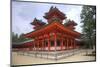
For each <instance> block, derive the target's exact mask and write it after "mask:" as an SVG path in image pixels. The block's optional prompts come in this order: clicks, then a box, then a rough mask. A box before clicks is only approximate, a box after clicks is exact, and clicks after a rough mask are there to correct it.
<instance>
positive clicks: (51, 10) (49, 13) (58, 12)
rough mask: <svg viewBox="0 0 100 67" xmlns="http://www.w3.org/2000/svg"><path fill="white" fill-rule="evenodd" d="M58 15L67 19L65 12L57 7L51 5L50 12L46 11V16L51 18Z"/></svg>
mask: <svg viewBox="0 0 100 67" xmlns="http://www.w3.org/2000/svg"><path fill="white" fill-rule="evenodd" d="M55 14H56V15H57V16H58V17H60V18H61V19H65V18H66V17H65V14H64V13H63V12H61V11H60V10H59V9H58V8H56V7H53V6H52V7H51V8H50V10H49V12H47V13H45V16H44V18H46V19H49V18H50V17H52V16H53V15H55Z"/></svg>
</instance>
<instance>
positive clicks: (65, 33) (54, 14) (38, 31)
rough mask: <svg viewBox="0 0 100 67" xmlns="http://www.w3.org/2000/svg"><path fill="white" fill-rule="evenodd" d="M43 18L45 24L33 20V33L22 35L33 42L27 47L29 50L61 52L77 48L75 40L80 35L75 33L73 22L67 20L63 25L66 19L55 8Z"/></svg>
mask: <svg viewBox="0 0 100 67" xmlns="http://www.w3.org/2000/svg"><path fill="white" fill-rule="evenodd" d="M43 17H44V18H45V19H46V20H47V23H45V22H43V21H41V20H39V19H37V18H35V19H34V20H33V21H32V22H31V25H33V31H32V32H29V33H26V34H25V35H24V36H25V37H26V38H31V39H32V40H33V44H32V45H31V47H29V48H30V49H31V50H33V51H62V50H70V49H76V48H79V46H78V45H77V39H79V38H80V33H79V32H77V31H75V26H76V25H77V23H75V21H73V20H68V22H65V23H63V20H65V19H67V17H66V16H65V14H64V13H63V12H61V11H60V10H59V9H58V8H56V7H51V8H50V10H49V11H48V12H46V13H45V15H44V16H43Z"/></svg>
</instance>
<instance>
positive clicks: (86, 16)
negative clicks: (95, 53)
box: [81, 6, 96, 48]
mask: <svg viewBox="0 0 100 67" xmlns="http://www.w3.org/2000/svg"><path fill="white" fill-rule="evenodd" d="M81 23H82V24H83V25H82V28H83V30H82V31H83V36H82V39H83V41H85V43H86V46H87V47H88V48H93V45H95V37H96V7H95V6H83V8H82V12H81Z"/></svg>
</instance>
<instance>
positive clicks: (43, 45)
mask: <svg viewBox="0 0 100 67" xmlns="http://www.w3.org/2000/svg"><path fill="white" fill-rule="evenodd" d="M42 50H44V40H42Z"/></svg>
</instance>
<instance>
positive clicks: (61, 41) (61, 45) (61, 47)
mask: <svg viewBox="0 0 100 67" xmlns="http://www.w3.org/2000/svg"><path fill="white" fill-rule="evenodd" d="M61 50H63V38H61Z"/></svg>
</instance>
